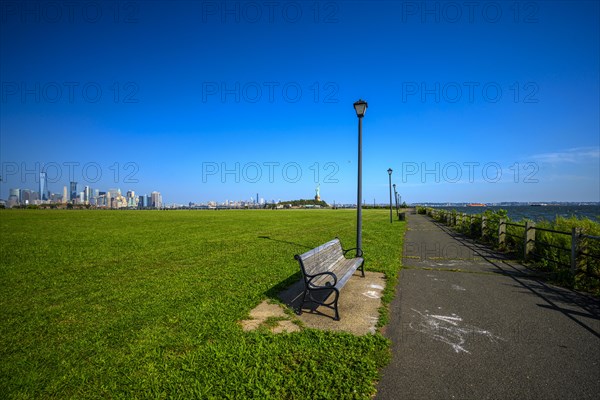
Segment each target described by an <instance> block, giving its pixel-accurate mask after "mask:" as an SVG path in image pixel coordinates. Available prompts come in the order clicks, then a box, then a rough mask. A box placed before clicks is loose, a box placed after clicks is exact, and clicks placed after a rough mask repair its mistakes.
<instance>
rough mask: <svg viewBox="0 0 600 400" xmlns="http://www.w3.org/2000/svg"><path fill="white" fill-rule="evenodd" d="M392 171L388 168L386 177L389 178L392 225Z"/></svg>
mask: <svg viewBox="0 0 600 400" xmlns="http://www.w3.org/2000/svg"><path fill="white" fill-rule="evenodd" d="M392 172H393V171H392V169H391V168H388V176H389V177H390V224H391V223H392Z"/></svg>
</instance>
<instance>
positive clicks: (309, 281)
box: [306, 271, 338, 289]
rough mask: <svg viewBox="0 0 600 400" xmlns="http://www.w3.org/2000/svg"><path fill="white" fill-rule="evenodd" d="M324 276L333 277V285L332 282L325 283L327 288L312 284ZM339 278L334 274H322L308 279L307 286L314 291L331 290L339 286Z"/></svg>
mask: <svg viewBox="0 0 600 400" xmlns="http://www.w3.org/2000/svg"><path fill="white" fill-rule="evenodd" d="M324 275H329V276H331V278H332V279H333V283H332V282H325V286H323V285H315V284H314V283H312V281H313V280H314V279H318V278H320V277H322V276H324ZM337 280H338V279H337V276H335V274H334V273H333V272H329V271H326V272H320V273H318V274H315V275H310V277H309V278H308V279H307V281H306V284H307V285H308V286H310V287H312V288H313V289H325V288H329V287H333V286H335V285H337Z"/></svg>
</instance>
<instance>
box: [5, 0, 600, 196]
mask: <svg viewBox="0 0 600 400" xmlns="http://www.w3.org/2000/svg"><path fill="white" fill-rule="evenodd" d="M0 4H1V6H2V10H1V12H2V14H1V16H0V18H1V25H0V26H1V28H0V32H1V39H0V40H1V46H0V63H1V65H0V75H1V76H0V78H1V81H2V87H1V90H2V92H1V98H0V106H1V111H0V113H1V121H0V129H1V137H0V146H1V148H0V161H1V162H2V176H3V179H4V182H2V184H1V193H0V197H1V198H4V199H6V198H7V196H8V191H9V188H15V187H20V188H31V189H36V188H37V184H36V174H35V173H34V172H36V171H39V170H47V173H48V178H49V181H50V182H49V186H50V189H51V190H52V191H53V192H57V193H62V187H63V186H64V185H68V181H69V180H70V179H73V180H75V181H78V182H79V188H80V189H79V190H82V189H83V186H84V185H88V186H91V187H92V188H98V189H100V190H106V189H108V188H120V189H121V190H122V191H123V192H125V191H127V190H135V191H136V193H139V194H144V193H148V194H149V193H150V192H152V191H155V190H156V191H160V192H161V193H162V194H163V198H164V201H165V202H166V203H169V204H170V203H187V202H189V201H192V202H206V201H209V200H216V201H219V202H221V201H224V200H226V199H229V200H237V199H242V200H249V199H250V197H255V196H256V193H259V196H260V197H263V198H265V199H266V200H272V199H274V200H278V199H281V200H284V199H297V198H310V197H312V196H314V194H315V188H316V186H317V184H320V192H321V196H322V198H323V199H324V200H326V201H328V202H330V203H333V201H336V202H338V203H352V202H355V201H356V159H357V118H356V115H355V113H354V110H353V107H352V103H353V102H354V101H356V100H358V99H359V98H363V99H365V100H367V101H368V103H369V108H368V111H367V114H366V116H365V118H364V120H363V136H364V137H363V167H364V170H363V178H364V183H363V198H364V199H365V200H366V201H367V202H372V201H373V199H376V200H377V202H384V201H386V200H387V199H388V197H389V194H388V175H387V172H386V170H387V169H388V168H390V167H391V168H392V169H393V170H394V173H393V177H392V178H393V182H394V183H396V184H397V185H398V191H399V192H400V194H401V195H402V199H403V200H406V201H407V202H427V201H429V202H446V201H448V202H460V201H467V202H496V201H552V200H557V201H600V126H599V123H600V115H599V112H600V111H599V110H600V103H599V98H600V79H599V71H600V63H599V53H600V50H599V49H600V43H599V40H600V39H599V38H600V28H599V21H600V8H599V7H600V6H599V3H598V2H597V1H588V2H586V1H579V2H578V1H568V2H559V1H539V2H513V1H510V2H503V1H500V2H466V4H465V3H464V2H425V3H422V2H420V1H418V2H402V1H397V2H396V1H379V2H377V1H368V2H367V1H337V2H336V1H334V2H328V1H317V2H314V1H297V2H288V1H279V2H269V1H252V2H244V1H241V2H228V3H227V5H224V4H223V3H222V2H217V1H170V2H162V1H132V2H113V1H110V2H84V3H83V4H87V6H83V5H82V4H81V3H78V4H77V5H73V4H72V3H71V2H61V1H58V2H54V1H41V2H34V1H24V2H21V1H19V2H17V1H4V0H3V1H2V2H1V3H0ZM69 175H71V177H70V176H69Z"/></svg>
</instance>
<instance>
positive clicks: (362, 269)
mask: <svg viewBox="0 0 600 400" xmlns="http://www.w3.org/2000/svg"><path fill="white" fill-rule="evenodd" d="M360 272H362V277H363V278H364V277H365V262H364V261H363V262H362V263H361V264H360Z"/></svg>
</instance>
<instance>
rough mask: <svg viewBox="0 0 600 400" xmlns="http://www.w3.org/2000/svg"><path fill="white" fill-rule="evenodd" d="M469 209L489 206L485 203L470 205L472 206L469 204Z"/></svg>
mask: <svg viewBox="0 0 600 400" xmlns="http://www.w3.org/2000/svg"><path fill="white" fill-rule="evenodd" d="M467 207H487V205H485V204H483V203H470V204H467Z"/></svg>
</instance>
